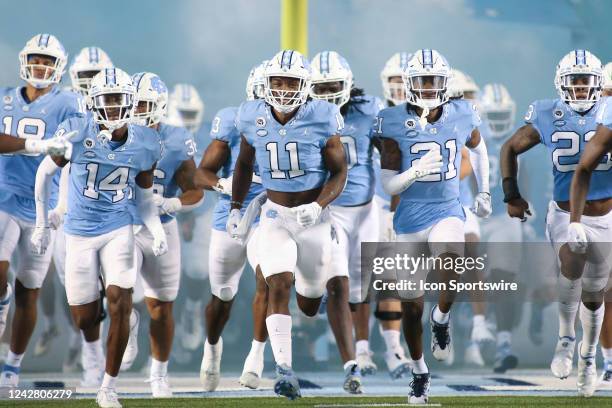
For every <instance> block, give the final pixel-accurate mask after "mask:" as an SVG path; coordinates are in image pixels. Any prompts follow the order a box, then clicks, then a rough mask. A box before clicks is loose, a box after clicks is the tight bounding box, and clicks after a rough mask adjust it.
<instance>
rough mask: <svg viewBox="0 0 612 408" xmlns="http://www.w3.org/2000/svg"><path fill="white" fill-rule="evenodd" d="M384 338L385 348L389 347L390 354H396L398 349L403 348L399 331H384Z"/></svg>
mask: <svg viewBox="0 0 612 408" xmlns="http://www.w3.org/2000/svg"><path fill="white" fill-rule="evenodd" d="M382 336H383V339H384V340H385V346H386V347H387V352H388V353H395V352H396V351H397V349H401V348H402V345H401V344H400V332H399V330H384V331H383V332H382Z"/></svg>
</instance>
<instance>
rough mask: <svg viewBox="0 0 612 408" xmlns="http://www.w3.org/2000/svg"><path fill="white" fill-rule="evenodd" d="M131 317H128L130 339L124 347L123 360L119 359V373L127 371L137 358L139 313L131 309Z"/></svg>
mask: <svg viewBox="0 0 612 408" xmlns="http://www.w3.org/2000/svg"><path fill="white" fill-rule="evenodd" d="M132 315H133V316H134V318H133V319H132V316H130V323H131V324H130V337H129V338H128V344H127V346H126V347H125V352H124V353H123V358H122V359H121V368H120V370H121V371H127V370H129V369H130V368H132V364H134V361H136V357H137V356H138V327H139V326H140V313H138V310H136V309H132Z"/></svg>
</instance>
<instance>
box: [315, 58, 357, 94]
mask: <svg viewBox="0 0 612 408" xmlns="http://www.w3.org/2000/svg"><path fill="white" fill-rule="evenodd" d="M311 67H312V88H311V91H310V96H311V97H313V98H314V99H322V100H324V101H327V102H330V103H334V104H336V105H338V106H342V105H344V104H345V103H347V102H348V101H349V99H351V89H352V88H353V71H351V67H350V66H349V64H348V62H347V61H346V59H344V57H343V56H341V55H340V54H338V53H337V52H335V51H322V52H320V53H318V54H317V55H315V56H314V58H313V59H312V65H311ZM333 83H339V84H340V89H339V90H338V91H336V90H335V89H334V90H333V91H332V90H331V89H321V88H323V87H324V86H322V85H319V84H328V86H330V87H331V86H334V85H332V84H333ZM334 91H335V92H334Z"/></svg>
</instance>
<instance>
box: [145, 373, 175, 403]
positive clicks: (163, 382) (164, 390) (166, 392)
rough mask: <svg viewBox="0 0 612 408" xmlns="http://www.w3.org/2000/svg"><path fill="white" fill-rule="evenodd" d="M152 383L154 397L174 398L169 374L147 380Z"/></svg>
mask: <svg viewBox="0 0 612 408" xmlns="http://www.w3.org/2000/svg"><path fill="white" fill-rule="evenodd" d="M147 382H148V383H150V384H151V394H152V395H153V398H172V389H171V388H170V383H169V382H168V376H167V375H165V376H163V377H154V378H149V379H148V380H147Z"/></svg>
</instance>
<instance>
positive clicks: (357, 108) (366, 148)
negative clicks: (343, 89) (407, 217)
mask: <svg viewBox="0 0 612 408" xmlns="http://www.w3.org/2000/svg"><path fill="white" fill-rule="evenodd" d="M349 103H350V104H351V106H350V107H349V110H348V112H347V113H346V115H345V116H344V128H343V129H342V130H341V131H340V135H341V136H340V140H341V141H342V145H343V146H344V153H345V155H346V161H347V166H348V176H347V181H346V186H345V187H344V190H343V191H342V194H340V196H339V197H338V198H336V199H335V200H334V202H333V205H340V206H348V207H351V206H356V205H362V204H365V203H367V202H369V201H371V200H372V197H373V196H374V191H375V186H376V182H375V178H376V176H375V171H374V163H373V160H372V151H373V150H374V146H373V145H372V122H373V121H374V119H375V118H376V115H377V114H378V111H380V110H381V109H382V108H383V105H382V102H381V101H380V99H378V98H375V97H373V96H370V95H364V96H362V97H358V98H355V99H353V100H351V102H349Z"/></svg>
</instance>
